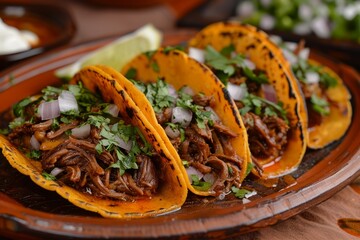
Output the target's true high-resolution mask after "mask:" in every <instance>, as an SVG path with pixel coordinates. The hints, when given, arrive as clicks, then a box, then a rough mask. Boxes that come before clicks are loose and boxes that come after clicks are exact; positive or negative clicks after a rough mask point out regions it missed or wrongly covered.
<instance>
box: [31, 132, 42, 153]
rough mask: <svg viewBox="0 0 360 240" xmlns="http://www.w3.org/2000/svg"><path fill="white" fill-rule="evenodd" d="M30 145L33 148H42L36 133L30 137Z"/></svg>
mask: <svg viewBox="0 0 360 240" xmlns="http://www.w3.org/2000/svg"><path fill="white" fill-rule="evenodd" d="M30 145H31V147H32V148H33V149H35V150H39V149H40V143H39V141H38V140H37V139H36V137H35V135H32V136H31V138H30Z"/></svg>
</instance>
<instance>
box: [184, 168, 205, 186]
mask: <svg viewBox="0 0 360 240" xmlns="http://www.w3.org/2000/svg"><path fill="white" fill-rule="evenodd" d="M186 173H187V175H188V178H189V181H190V183H191V184H192V179H191V175H196V176H197V177H198V178H199V180H201V179H202V178H203V176H204V175H203V174H202V173H201V172H199V171H198V170H197V169H196V168H194V167H191V166H190V167H188V168H186Z"/></svg>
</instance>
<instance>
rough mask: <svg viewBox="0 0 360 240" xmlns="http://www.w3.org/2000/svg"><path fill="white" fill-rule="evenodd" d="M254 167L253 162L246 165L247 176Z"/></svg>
mask: <svg viewBox="0 0 360 240" xmlns="http://www.w3.org/2000/svg"><path fill="white" fill-rule="evenodd" d="M253 168H254V164H253V163H252V162H249V163H248V165H247V167H246V172H245V176H248V175H249V174H250V172H251V170H252V169H253Z"/></svg>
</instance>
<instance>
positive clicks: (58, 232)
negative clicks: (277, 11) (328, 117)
mask: <svg viewBox="0 0 360 240" xmlns="http://www.w3.org/2000/svg"><path fill="white" fill-rule="evenodd" d="M193 33H194V32H176V33H169V34H165V43H166V44H175V43H179V42H183V41H184V40H186V39H188V38H189V37H190V36H192V34H193ZM113 39H114V38H111V39H103V40H99V41H95V42H90V43H86V44H82V45H79V46H76V47H71V48H68V49H65V50H62V51H55V52H53V53H49V54H46V55H44V56H41V57H37V58H36V59H33V60H32V61H27V62H26V63H23V64H22V65H20V66H17V67H15V68H12V69H8V70H7V71H6V72H3V74H1V75H0V99H1V100H2V101H0V112H1V111H3V110H4V109H6V108H8V107H9V106H10V105H11V104H12V103H14V102H16V101H18V100H20V99H21V98H23V97H25V96H28V95H30V94H34V93H36V92H37V91H38V90H39V89H41V88H42V87H44V86H46V85H49V84H54V83H57V82H58V80H57V79H56V78H55V77H54V70H55V69H58V68H59V67H61V66H64V65H67V64H69V63H72V62H74V61H75V60H76V59H78V58H80V57H81V56H83V55H84V54H85V53H88V52H90V51H92V50H94V49H97V48H99V47H101V46H103V45H104V44H106V43H109V41H111V40H113ZM312 58H314V59H316V60H318V61H319V62H321V63H323V64H325V65H328V66H329V67H331V68H332V69H334V71H335V72H337V73H338V74H339V75H340V76H341V77H342V78H343V80H344V82H345V84H346V85H347V86H348V88H349V89H350V91H351V94H352V96H353V98H352V106H353V111H354V113H353V121H352V124H351V126H350V128H349V130H348V132H347V134H346V135H345V136H344V137H343V138H342V139H341V140H340V141H337V142H335V143H334V144H331V145H330V146H329V147H327V148H324V149H322V150H317V151H307V153H306V155H305V158H304V159H303V162H302V164H301V165H300V167H299V169H298V170H297V171H296V172H294V173H293V174H291V175H289V176H286V177H284V178H281V179H279V180H277V181H275V182H273V183H275V184H277V187H275V188H270V187H269V188H266V187H263V189H261V190H259V193H260V194H259V195H258V196H257V197H255V198H254V199H252V201H251V202H250V203H247V204H243V203H242V201H241V200H237V199H226V200H224V201H218V200H214V199H211V198H207V199H206V200H207V201H204V199H201V198H198V197H195V196H192V195H191V194H190V196H189V198H188V200H187V201H186V203H185V205H184V206H183V208H182V209H181V210H180V211H177V212H174V213H171V214H167V215H163V216H159V217H156V218H146V219H136V220H117V219H105V218H102V217H100V216H98V215H96V214H94V213H91V212H87V211H84V210H82V209H79V208H76V207H74V206H73V205H71V204H70V203H68V202H67V201H66V200H64V199H62V198H61V197H59V196H58V195H57V194H55V193H53V192H49V191H45V190H43V189H42V188H40V187H38V186H37V185H35V184H33V183H32V182H31V181H30V180H29V178H28V177H26V176H23V175H21V174H20V173H18V172H17V171H16V170H15V169H13V168H11V167H10V166H9V164H8V163H7V161H6V160H5V159H4V157H3V156H2V157H0V236H1V235H3V236H7V237H8V236H11V237H13V238H17V239H24V238H25V237H26V236H27V237H29V236H32V237H43V238H46V239H67V238H103V239H104V238H130V237H135V238H144V237H146V238H168V237H176V238H183V239H184V238H207V239H220V238H225V237H234V236H238V235H240V234H243V233H245V232H249V231H254V230H256V229H258V228H262V227H266V226H269V225H272V224H275V223H277V222H279V221H282V220H285V219H287V218H289V217H291V216H294V215H296V214H298V213H299V212H301V211H304V210H306V209H308V208H309V207H311V206H314V205H316V204H318V203H320V202H322V201H324V200H326V199H328V198H330V197H331V196H333V195H334V194H335V193H336V192H338V191H339V190H341V189H342V188H343V187H345V186H346V185H347V184H349V183H350V182H351V181H352V180H354V179H355V178H356V177H357V176H359V175H360V149H359V146H360V138H359V137H358V133H359V132H360V125H359V122H360V107H359V106H360V87H359V85H360V77H359V75H358V73H357V72H356V71H354V70H353V69H352V68H350V67H348V66H347V65H343V64H340V63H338V62H335V61H332V60H330V59H328V58H326V57H322V56H321V55H318V54H315V55H312ZM5 100H6V101H5ZM273 183H271V184H273ZM247 184H253V182H251V181H248V182H247ZM260 185H261V184H260ZM261 186H264V185H261ZM260 188H261V187H260Z"/></svg>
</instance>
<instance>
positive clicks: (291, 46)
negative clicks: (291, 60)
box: [284, 42, 298, 52]
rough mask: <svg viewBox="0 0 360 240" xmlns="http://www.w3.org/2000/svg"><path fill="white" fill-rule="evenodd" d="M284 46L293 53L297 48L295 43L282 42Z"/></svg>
mask: <svg viewBox="0 0 360 240" xmlns="http://www.w3.org/2000/svg"><path fill="white" fill-rule="evenodd" d="M284 44H285V46H286V48H287V49H289V50H290V51H292V52H293V51H295V49H296V48H297V45H298V44H297V43H295V42H284Z"/></svg>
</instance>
